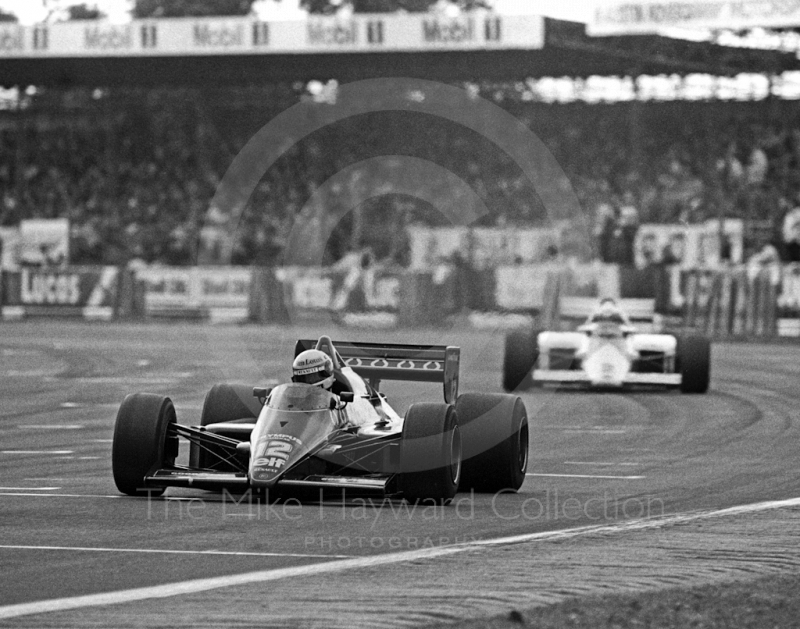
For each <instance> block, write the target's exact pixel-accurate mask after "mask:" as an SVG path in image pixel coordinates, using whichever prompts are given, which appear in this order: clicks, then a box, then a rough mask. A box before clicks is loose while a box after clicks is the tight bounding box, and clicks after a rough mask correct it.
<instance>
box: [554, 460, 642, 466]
mask: <svg viewBox="0 0 800 629" xmlns="http://www.w3.org/2000/svg"><path fill="white" fill-rule="evenodd" d="M564 465H589V466H592V467H636V466H637V465H639V463H627V462H626V463H613V462H610V461H609V462H605V461H564Z"/></svg>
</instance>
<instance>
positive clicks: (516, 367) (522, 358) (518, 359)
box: [503, 330, 539, 391]
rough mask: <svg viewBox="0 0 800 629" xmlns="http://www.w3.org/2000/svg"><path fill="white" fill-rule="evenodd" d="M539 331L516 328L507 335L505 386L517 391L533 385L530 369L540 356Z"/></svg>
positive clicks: (504, 364) (507, 388) (504, 365)
mask: <svg viewBox="0 0 800 629" xmlns="http://www.w3.org/2000/svg"><path fill="white" fill-rule="evenodd" d="M537 337H538V333H536V332H534V333H531V332H528V331H526V330H514V331H513V332H511V333H509V334H508V335H507V336H506V342H505V354H504V355H503V388H504V389H505V390H506V391H516V390H518V389H525V388H528V387H529V386H531V384H532V381H531V377H530V371H531V369H533V366H534V365H535V364H536V361H537V359H538V358H539V347H538V344H537Z"/></svg>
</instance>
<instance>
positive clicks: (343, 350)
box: [295, 336, 461, 404]
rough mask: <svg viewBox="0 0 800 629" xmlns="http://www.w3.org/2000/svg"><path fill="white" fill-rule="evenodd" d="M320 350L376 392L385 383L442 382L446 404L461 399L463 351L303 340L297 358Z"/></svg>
mask: <svg viewBox="0 0 800 629" xmlns="http://www.w3.org/2000/svg"><path fill="white" fill-rule="evenodd" d="M315 348H316V349H320V350H322V351H324V352H326V353H327V354H329V355H330V356H331V357H332V358H333V359H334V363H338V364H339V365H338V366H340V367H341V366H347V367H350V368H352V370H353V371H355V372H356V373H357V374H358V375H360V376H361V377H362V378H365V379H367V380H369V381H370V384H372V386H374V387H375V388H377V387H378V384H379V382H380V381H381V380H406V381H412V382H441V383H442V384H443V385H444V401H445V402H447V403H448V404H454V403H455V400H456V397H457V396H458V372H459V363H460V360H461V349H460V348H458V347H452V346H445V345H405V344H400V343H361V342H351V341H331V340H330V339H329V338H328V337H326V336H323V337H320V339H319V340H318V341H314V340H309V339H301V340H299V341H297V344H296V345H295V356H296V355H297V354H299V353H300V352H302V351H304V350H307V349H315Z"/></svg>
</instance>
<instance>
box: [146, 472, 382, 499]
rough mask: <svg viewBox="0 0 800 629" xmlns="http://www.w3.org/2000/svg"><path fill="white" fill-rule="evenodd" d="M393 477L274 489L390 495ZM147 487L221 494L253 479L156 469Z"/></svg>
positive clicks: (297, 482)
mask: <svg viewBox="0 0 800 629" xmlns="http://www.w3.org/2000/svg"><path fill="white" fill-rule="evenodd" d="M391 480H392V476H391V475H389V476H369V477H366V476H332V475H321V474H319V475H312V476H307V477H306V478H303V479H282V480H279V481H278V482H277V483H276V485H275V487H274V489H275V490H277V491H285V492H287V493H292V492H301V491H308V490H318V491H328V490H334V489H335V490H347V491H348V492H351V493H353V492H355V493H368V494H381V495H386V494H387V493H388V492H387V489H389V484H390V481H391ZM144 484H145V487H187V488H192V489H206V490H212V491H213V490H216V491H221V490H223V489H227V490H233V491H246V490H247V489H248V488H250V487H251V484H250V479H249V478H248V477H247V475H246V474H242V473H240V472H212V471H204V470H189V469H182V468H175V469H160V470H156V471H155V472H153V473H152V474H150V475H149V476H146V477H145V479H144Z"/></svg>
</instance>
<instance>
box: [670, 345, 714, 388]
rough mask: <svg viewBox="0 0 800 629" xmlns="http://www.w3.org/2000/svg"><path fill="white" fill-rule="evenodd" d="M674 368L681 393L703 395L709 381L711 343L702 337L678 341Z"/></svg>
mask: <svg viewBox="0 0 800 629" xmlns="http://www.w3.org/2000/svg"><path fill="white" fill-rule="evenodd" d="M676 358H677V361H676V362H677V365H676V368H677V370H678V371H679V372H680V374H681V391H682V392H683V393H705V392H706V391H708V385H709V382H710V380H711V343H710V341H709V340H708V339H707V338H705V337H704V336H684V337H681V338H679V339H678V347H677V352H676Z"/></svg>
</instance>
